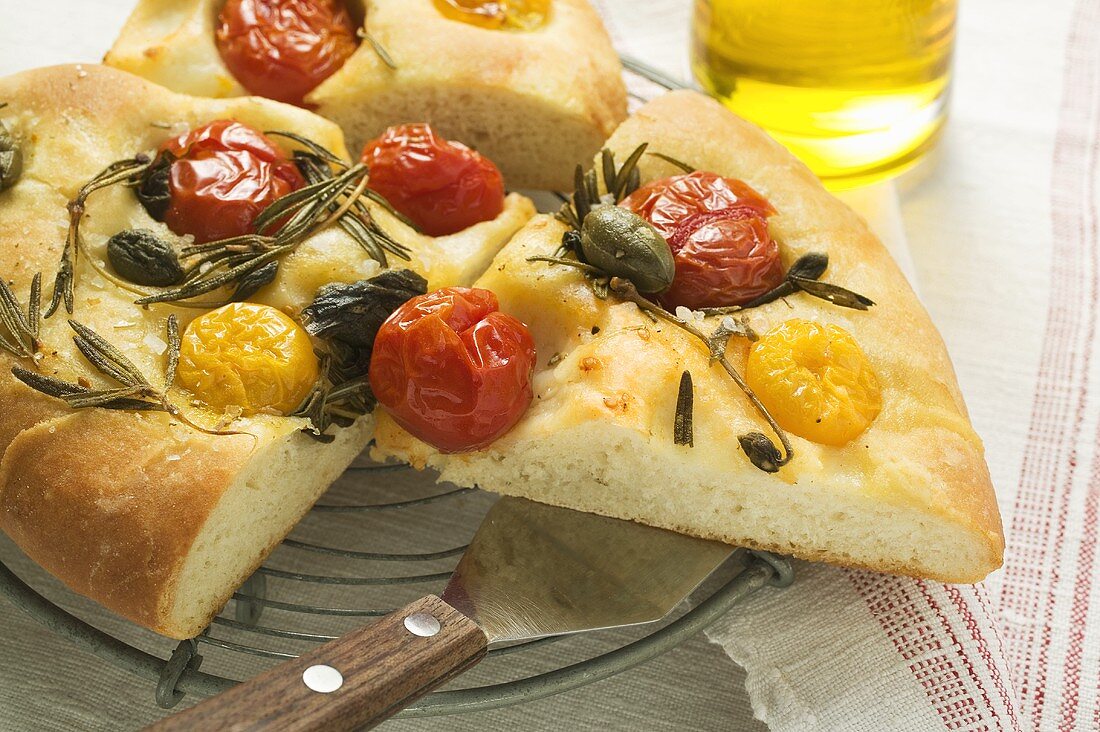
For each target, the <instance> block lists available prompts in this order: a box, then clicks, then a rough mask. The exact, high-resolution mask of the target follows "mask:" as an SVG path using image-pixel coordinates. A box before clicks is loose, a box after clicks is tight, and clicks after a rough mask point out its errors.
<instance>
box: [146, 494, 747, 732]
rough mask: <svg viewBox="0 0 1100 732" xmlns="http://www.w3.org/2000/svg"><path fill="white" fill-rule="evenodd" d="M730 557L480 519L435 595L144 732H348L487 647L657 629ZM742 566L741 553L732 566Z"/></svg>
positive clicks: (587, 529) (581, 518)
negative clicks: (628, 628) (654, 624)
mask: <svg viewBox="0 0 1100 732" xmlns="http://www.w3.org/2000/svg"><path fill="white" fill-rule="evenodd" d="M734 552H738V550H737V549H736V548H735V547H732V546H729V545H727V544H721V543H718V542H714V541H706V540H703V539H696V538H694V537H690V536H684V535H682V534H676V533H673V532H671V531H665V530H663V529H656V528H652V527H649V526H643V525H641V524H636V523H632V522H629V521H621V520H618V519H611V518H605V517H603V516H597V515H595V514H590V513H582V512H579V511H571V510H569V509H564V508H556V507H553V506H547V505H544V504H541V503H535V502H533V501H528V500H525V499H522V498H501V499H500V500H499V501H497V502H496V504H494V505H493V507H492V509H491V510H490V511H489V513H488V514H487V515H486V517H485V520H484V521H483V522H482V524H481V527H480V528H479V529H478V531H477V534H476V535H475V536H474V539H473V541H472V542H471V543H470V546H469V548H468V549H467V550H466V553H465V554H464V555H463V557H462V560H461V561H460V562H459V564H458V566H457V567H456V568H455V571H454V574H453V575H452V576H451V580H450V582H449V583H448V585H447V588H446V589H445V590H444V591H443V595H442V597H436V596H435V595H429V596H427V597H424V598H422V599H420V600H417V601H415V602H413V603H411V604H409V605H407V606H406V607H404V608H402V609H400V610H396V611H394V612H393V613H391V614H389V615H387V616H385V617H384V618H382V619H381V620H379V621H378V622H376V623H374V624H372V625H370V626H367V627H365V628H361V629H359V630H355V631H352V632H351V633H348V634H347V635H345V636H343V637H341V638H338V639H337V640H334V641H330V642H329V643H326V644H325V645H323V646H321V647H320V648H317V649H316V650H314V651H312V652H310V653H308V654H306V655H303V656H301V657H299V658H296V659H294V660H291V661H287V662H285V663H283V664H281V665H279V666H276V667H275V668H272V669H270V670H268V671H266V672H265V673H263V674H260V675H259V676H257V677H255V678H253V679H252V680H251V681H247V682H245V683H242V684H240V685H239V686H236V687H234V688H232V689H230V690H229V691H227V692H225V693H223V694H220V695H218V696H216V697H213V698H211V699H208V700H206V701H204V702H202V703H200V704H198V705H196V706H194V707H192V708H190V709H188V710H185V711H183V712H181V713H179V714H176V715H173V716H171V717H168V718H166V719H164V720H162V721H161V722H159V723H157V724H154V725H153V726H152V727H149V728H148V729H150V730H157V731H159V732H169V731H171V732H175V731H176V730H188V731H190V730H280V731H282V730H325V731H326V732H327V731H328V730H355V729H361V728H363V727H365V726H372V725H375V724H378V723H380V722H382V721H383V720H385V719H387V718H388V717H390V716H391V715H393V714H395V713H397V712H398V711H400V710H401V709H403V708H404V707H406V706H408V705H410V704H412V703H413V702H414V701H415V700H416V699H418V698H419V697H420V696H422V695H424V694H426V693H427V692H429V691H431V690H432V689H433V688H435V687H436V686H439V685H440V684H442V683H444V682H445V681H447V680H449V679H451V678H452V677H454V676H455V675H457V674H459V673H461V672H463V671H465V670H467V669H469V668H470V667H471V666H473V665H474V664H476V663H477V662H478V661H480V660H481V659H482V658H483V657H484V656H485V652H486V650H487V648H488V646H489V644H497V643H509V642H513V641H521V640H528V639H532V638H540V637H544V636H550V635H561V634H564V633H576V632H580V631H585V630H595V629H598V628H610V627H616V626H622V625H634V624H637V623H646V622H651V621H654V620H660V619H661V618H663V617H664V616H665V615H667V614H668V613H669V612H670V611H672V610H673V608H675V607H676V605H677V604H679V603H680V602H681V601H682V600H683V599H684V598H685V597H686V596H687V595H688V594H689V593H690V592H691V591H692V590H693V589H695V587H697V586H698V585H699V583H700V582H702V581H703V580H704V579H706V577H707V576H708V575H709V574H710V573H711V572H712V571H713V570H714V569H715V568H716V567H718V566H719V565H720V564H722V563H723V562H725V561H726V560H727V559H729V557H730V555H731V554H733V553H734ZM735 561H740V562H742V564H744V562H745V561H746V560H745V552H738V553H737V559H735Z"/></svg>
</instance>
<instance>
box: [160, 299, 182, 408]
mask: <svg viewBox="0 0 1100 732" xmlns="http://www.w3.org/2000/svg"><path fill="white" fill-rule="evenodd" d="M167 335H168V362H167V363H166V364H165V366H164V390H165V391H168V390H169V389H170V388H172V384H174V383H175V381H176V369H177V368H178V367H179V363H180V345H181V343H180V321H179V318H177V317H176V315H175V313H173V314H171V315H169V316H168V326H167Z"/></svg>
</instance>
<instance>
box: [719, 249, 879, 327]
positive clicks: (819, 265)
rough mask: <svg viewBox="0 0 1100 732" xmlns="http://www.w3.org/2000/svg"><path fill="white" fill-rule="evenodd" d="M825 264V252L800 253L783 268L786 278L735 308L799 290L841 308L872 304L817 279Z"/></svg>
mask: <svg viewBox="0 0 1100 732" xmlns="http://www.w3.org/2000/svg"><path fill="white" fill-rule="evenodd" d="M828 266H829V255H827V254H822V253H819V252H810V253H809V254H803V255H802V256H801V257H799V258H798V259H797V260H796V261H795V263H794V264H792V265H791V267H790V269H788V270H787V277H786V279H784V280H783V281H782V282H780V283H779V284H778V285H776V286H775V288H773V289H772V290H769V291H768V292H765V293H764V294H763V295H761V296H760V297H758V298H756V299H755V300H752V301H751V302H747V303H745V304H744V305H741V306H739V308H740V309H741V310H747V309H749V308H755V307H759V306H760V305H764V304H767V303H769V302H774V301H775V300H778V299H779V298H781V297H786V296H787V295H791V294H794V293H795V292H799V291H801V292H805V293H806V294H807V295H812V296H813V297H816V298H819V299H821V300H826V301H828V302H831V303H832V304H833V305H839V306H840V307H843V308H852V309H853V310H867V309H868V308H870V307H871V306H872V305H874V304H875V302H874V300H872V299H871V298H869V297H864V296H863V295H860V294H859V293H858V292H852V291H851V290H848V289H846V288H843V287H841V286H840V285H834V284H832V283H829V282H821V281H820V280H818V278H819V277H821V275H823V274H825V270H826V268H828ZM704 312H707V313H708V314H714V313H717V312H729V310H726V309H723V308H714V309H712V310H711V311H704Z"/></svg>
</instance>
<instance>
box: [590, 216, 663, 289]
mask: <svg viewBox="0 0 1100 732" xmlns="http://www.w3.org/2000/svg"><path fill="white" fill-rule="evenodd" d="M581 250H582V251H583V252H584V258H585V259H586V260H587V261H588V263H589V264H591V265H593V266H595V267H599V268H600V269H602V270H603V271H604V272H606V273H607V274H609V275H612V276H614V277H622V278H623V279H626V280H630V282H631V283H633V285H634V287H636V288H637V289H638V292H644V293H655V292H664V291H665V290H667V289H668V288H669V286H670V285H672V278H673V276H674V275H675V274H676V264H675V262H674V261H673V259H672V250H671V249H669V246H668V242H666V241H665V239H664V237H663V236H661V234H660V233H659V232H658V231H657V230H656V229H655V228H653V226H652V225H651V224H650V223H649V222H648V221H646V220H645V219H643V218H642V217H641V216H639V215H638V214H636V213H634V212H633V211H630V210H628V209H625V208H622V207H620V206H599V207H597V208H594V209H592V212H591V213H589V214H588V215H587V216H585V217H584V222H583V223H582V224H581Z"/></svg>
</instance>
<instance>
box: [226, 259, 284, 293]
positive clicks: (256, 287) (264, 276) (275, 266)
mask: <svg viewBox="0 0 1100 732" xmlns="http://www.w3.org/2000/svg"><path fill="white" fill-rule="evenodd" d="M278 274H279V262H278V261H273V262H268V263H267V264H265V265H262V266H260V267H257V268H256V269H254V270H253V271H251V272H249V273H248V274H246V275H245V276H243V277H241V278H240V279H239V280H238V281H237V289H236V290H234V292H233V297H231V298H230V300H232V301H233V302H244V301H245V300H247V299H248V298H250V297H252V296H253V295H255V294H256V293H257V292H259V291H260V290H261V289H262V288H264V287H266V286H267V285H270V284H271V283H272V282H274V281H275V276H276V275H278Z"/></svg>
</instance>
